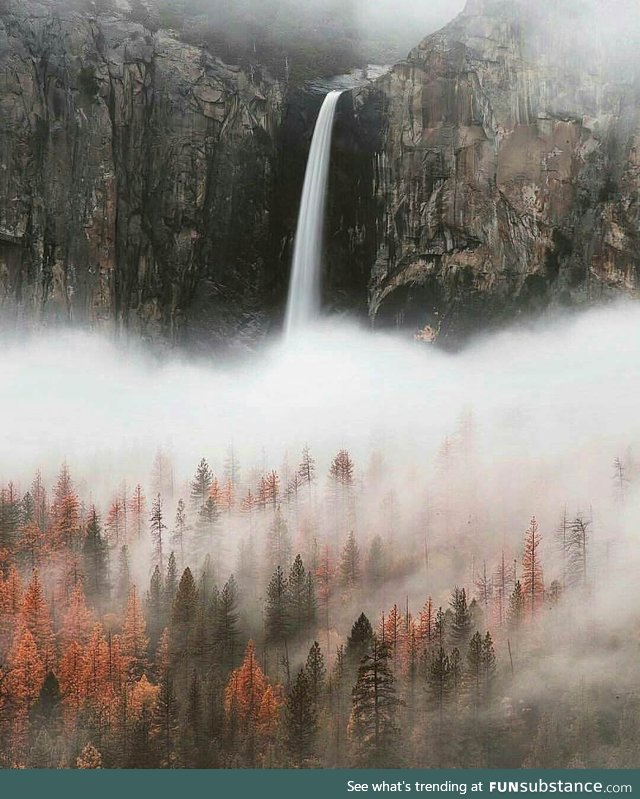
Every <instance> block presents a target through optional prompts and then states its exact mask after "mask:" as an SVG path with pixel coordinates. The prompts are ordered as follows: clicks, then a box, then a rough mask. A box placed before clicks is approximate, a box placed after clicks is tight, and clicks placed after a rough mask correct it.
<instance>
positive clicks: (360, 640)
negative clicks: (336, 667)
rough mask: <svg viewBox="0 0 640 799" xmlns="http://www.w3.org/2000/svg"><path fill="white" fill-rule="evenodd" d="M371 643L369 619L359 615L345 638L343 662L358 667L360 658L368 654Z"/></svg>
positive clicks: (371, 633) (371, 630) (362, 614)
mask: <svg viewBox="0 0 640 799" xmlns="http://www.w3.org/2000/svg"><path fill="white" fill-rule="evenodd" d="M372 641H373V628H372V627H371V622H370V621H369V619H368V618H367V617H366V616H365V615H364V613H361V614H360V615H359V616H358V618H357V619H356V621H355V622H354V624H353V627H352V628H351V634H350V635H349V637H348V638H347V648H346V650H345V660H346V661H347V663H348V664H349V665H351V666H358V665H359V664H360V662H361V660H362V658H363V657H364V656H365V655H367V654H368V653H369V650H370V648H371V642H372Z"/></svg>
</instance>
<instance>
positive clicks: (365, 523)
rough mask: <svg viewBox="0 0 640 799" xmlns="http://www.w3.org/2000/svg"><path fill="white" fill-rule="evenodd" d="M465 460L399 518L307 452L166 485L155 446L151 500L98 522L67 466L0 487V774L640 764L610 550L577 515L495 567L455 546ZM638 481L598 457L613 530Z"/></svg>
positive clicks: (384, 475) (413, 484)
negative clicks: (604, 467)
mask: <svg viewBox="0 0 640 799" xmlns="http://www.w3.org/2000/svg"><path fill="white" fill-rule="evenodd" d="M472 439H473V435H472V425H471V424H470V423H469V420H467V421H466V422H464V423H463V424H462V425H461V428H460V430H459V431H458V433H457V434H456V436H454V437H452V438H449V439H447V440H446V441H445V442H444V444H443V446H442V448H441V451H440V453H439V454H438V457H437V462H436V464H435V472H434V475H435V476H434V478H433V480H432V481H431V482H430V485H429V493H427V491H426V490H424V489H423V488H422V485H423V483H422V481H421V478H420V476H419V475H418V474H417V473H415V472H414V473H413V474H412V475H411V476H410V477H409V478H407V479H406V481H405V490H406V491H407V492H408V494H406V495H412V494H414V499H417V500H418V502H417V505H418V507H419V508H420V511H419V513H418V514H417V515H416V514H413V513H405V512H404V510H403V508H402V503H401V501H400V497H401V496H402V494H400V493H398V492H396V491H395V490H393V489H391V490H390V489H389V488H388V486H389V479H390V469H389V466H388V465H387V464H386V462H385V460H384V459H383V457H382V455H381V454H380V452H379V451H375V452H374V453H373V454H372V456H371V461H370V464H369V465H368V467H366V468H364V469H362V470H358V469H357V468H356V464H355V463H354V461H353V459H352V456H351V455H350V453H349V452H347V451H346V450H344V449H343V450H340V451H339V452H338V453H337V454H336V455H335V457H334V458H333V459H332V460H331V462H330V467H329V470H328V474H327V475H326V477H324V475H322V474H320V469H319V468H318V467H317V465H316V462H315V460H314V457H313V455H312V453H311V452H310V451H309V449H308V448H305V450H304V452H303V453H302V456H301V457H300V461H299V463H298V464H296V465H294V466H289V465H288V464H287V463H286V462H285V463H284V464H283V466H282V467H281V468H280V469H279V470H278V471H275V470H271V469H263V470H258V469H250V470H247V471H246V472H244V471H241V470H240V466H239V463H238V458H237V455H236V454H235V453H234V451H233V450H229V453H228V455H227V457H226V459H225V461H224V470H223V471H224V473H223V474H221V476H220V477H219V478H217V477H216V476H214V474H213V472H212V470H211V469H210V467H209V465H208V462H207V460H205V459H202V460H201V461H200V463H199V464H198V466H197V468H196V470H195V473H194V475H193V477H192V478H191V480H189V481H187V482H185V483H184V485H178V484H177V482H176V479H175V476H174V473H173V467H172V465H171V462H170V460H169V458H168V456H167V454H166V453H164V452H162V451H160V452H159V453H158V455H157V457H156V460H155V463H154V465H153V470H152V475H151V478H150V480H149V495H148V496H147V492H146V491H145V490H144V489H143V487H142V486H141V485H140V484H138V485H135V486H127V485H126V484H121V485H120V486H119V487H118V488H117V489H116V490H114V492H113V495H112V500H111V501H110V502H108V503H107V504H106V505H105V506H104V508H103V509H102V510H100V509H98V507H96V501H95V494H96V493H99V492H98V491H94V489H93V488H92V485H91V482H90V481H82V483H78V484H77V485H78V486H79V485H82V491H80V490H79V489H78V488H77V487H76V485H75V484H74V482H73V480H72V477H71V475H70V473H69V469H68V467H67V466H66V465H63V466H62V469H61V470H60V472H59V475H58V477H57V480H56V481H55V483H54V484H53V485H52V487H51V488H47V487H46V486H45V485H44V482H43V480H42V478H41V476H40V474H39V473H37V474H36V475H35V478H34V479H33V482H32V483H31V485H28V486H22V487H18V485H17V484H16V483H14V482H9V483H7V484H5V486H4V487H3V489H2V491H1V493H0V571H1V575H2V579H1V580H0V664H1V665H0V759H1V761H2V765H3V766H9V767H18V766H42V767H45V766H46V767H79V768H95V767H98V766H101V767H207V768H208V767H214V768H218V767H237V766H269V767H275V766H286V767H290V766H302V767H311V766H325V767H333V766H347V765H361V766H399V765H406V766H543V767H551V766H584V765H590V766H595V765H609V766H612V765H617V766H633V765H637V747H638V744H639V743H640V727H639V725H638V721H637V719H638V680H637V668H635V669H634V668H631V669H627V670H625V668H624V665H623V664H624V663H625V662H628V663H631V664H633V663H635V658H636V657H637V652H636V649H637V645H636V644H634V643H633V636H634V635H635V634H636V633H637V629H638V625H637V617H635V619H634V621H633V622H630V623H629V625H628V631H629V633H630V635H629V636H627V637H626V638H625V637H620V636H619V635H617V634H616V633H615V632H614V630H613V629H606V628H605V627H603V626H602V625H601V623H600V621H599V618H600V616H599V615H598V612H596V611H595V608H596V606H597V605H601V601H602V599H601V597H602V590H601V591H600V593H598V591H597V590H596V588H597V586H596V583H598V582H599V583H601V584H602V583H603V581H604V580H605V579H609V578H610V577H611V575H615V573H616V572H615V566H614V563H615V558H614V556H613V555H612V554H611V553H612V552H613V550H614V549H615V547H614V545H613V543H612V541H611V540H609V539H608V538H607V539H606V540H607V545H606V549H603V548H602V547H598V546H596V544H595V541H594V532H593V526H592V521H591V517H590V516H587V515H585V514H583V513H576V514H575V515H568V514H567V513H566V512H565V513H564V514H560V515H559V518H560V524H559V526H558V529H557V530H556V531H548V532H545V533H544V537H543V532H542V531H541V529H540V526H539V524H538V522H537V521H536V519H535V517H534V518H531V519H530V521H529V522H528V523H526V522H524V523H523V528H525V532H524V534H523V535H522V537H521V545H519V546H518V547H517V549H515V550H514V551H511V550H510V549H509V545H508V544H505V545H504V546H502V545H501V544H500V543H498V544H497V543H496V538H497V537H496V536H495V535H493V534H491V535H489V536H487V537H483V536H481V535H479V534H478V533H477V532H474V531H473V529H472V527H473V525H472V524H471V523H470V522H466V529H465V523H464V522H462V523H460V520H464V519H465V518H466V519H471V518H472V515H473V513H475V511H474V510H473V508H474V503H475V504H476V506H477V503H478V501H479V500H478V498H477V495H476V494H475V491H476V488H477V487H478V485H481V481H480V482H478V481H477V477H478V474H477V473H476V472H474V469H473V468H472V466H471V465H470V464H472V463H473V455H472ZM323 471H324V470H323ZM634 471H635V470H634V468H633V467H632V464H628V463H623V462H622V461H621V460H619V459H616V462H615V469H614V477H613V493H614V500H615V503H616V504H617V507H618V508H620V509H622V508H623V507H624V503H625V501H626V495H627V494H628V492H629V491H630V490H631V488H632V475H633V473H634ZM474 474H475V476H474ZM427 497H428V498H427ZM474 497H475V498H474ZM454 530H455V533H454ZM518 537H520V536H518ZM544 538H546V539H547V541H546V543H547V545H548V546H547V547H546V549H544V552H546V557H547V559H548V562H546V563H545V564H544V570H543V561H542V554H541V553H542V552H543V541H544ZM605 538H606V537H605V536H602V540H603V541H604V540H605ZM478 547H483V548H487V553H486V554H487V559H486V560H484V559H479V558H478V557H477V556H476V554H475V553H476V552H477V551H478ZM603 553H605V554H603ZM450 575H451V577H453V579H454V580H455V583H457V584H455V583H454V584H453V585H452V586H451V587H450V589H447V588H445V587H444V582H443V577H444V579H446V580H448V579H451V577H450ZM454 575H457V576H454ZM605 593H606V592H605ZM420 597H421V598H420ZM608 612H611V611H608ZM608 657H609V658H611V659H612V660H611V662H613V663H616V664H618V669H619V671H618V673H617V674H615V675H613V674H607V667H606V666H604V665H603V664H604V663H605V662H606V659H607V658H608ZM627 658H629V660H628V661H627V660H626V659H627ZM578 662H581V663H582V666H580V667H579V666H578V665H577V664H578ZM625 671H626V673H625ZM614 697H615V698H614Z"/></svg>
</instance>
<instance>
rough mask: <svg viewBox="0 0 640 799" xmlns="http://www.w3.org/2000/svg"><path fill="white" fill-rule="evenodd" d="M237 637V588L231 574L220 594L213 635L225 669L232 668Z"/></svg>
mask: <svg viewBox="0 0 640 799" xmlns="http://www.w3.org/2000/svg"><path fill="white" fill-rule="evenodd" d="M238 637H239V632H238V586H237V583H236V580H235V577H234V576H233V574H232V575H231V576H230V577H229V579H228V580H227V582H226V583H225V584H224V586H223V588H222V591H221V592H220V598H219V600H218V603H217V613H216V629H215V634H214V639H215V644H216V647H217V649H218V654H219V657H220V660H221V662H222V664H223V665H224V666H225V667H226V668H230V667H231V666H233V663H234V660H235V653H236V647H237V644H238Z"/></svg>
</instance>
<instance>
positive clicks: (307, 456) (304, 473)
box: [298, 445, 316, 491]
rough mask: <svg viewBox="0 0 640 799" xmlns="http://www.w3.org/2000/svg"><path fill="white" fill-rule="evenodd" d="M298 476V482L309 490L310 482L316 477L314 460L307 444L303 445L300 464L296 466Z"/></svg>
mask: <svg viewBox="0 0 640 799" xmlns="http://www.w3.org/2000/svg"><path fill="white" fill-rule="evenodd" d="M298 477H299V478H300V484H301V485H303V486H305V485H306V486H308V487H309V491H311V484H312V483H313V482H314V481H315V479H316V462H315V460H314V459H313V458H312V457H311V453H310V451H309V447H308V446H307V445H305V446H304V449H303V450H302V459H301V460H300V465H299V466H298Z"/></svg>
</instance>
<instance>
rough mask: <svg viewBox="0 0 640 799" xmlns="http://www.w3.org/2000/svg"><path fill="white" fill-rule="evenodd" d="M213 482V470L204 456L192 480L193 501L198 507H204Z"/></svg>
mask: <svg viewBox="0 0 640 799" xmlns="http://www.w3.org/2000/svg"><path fill="white" fill-rule="evenodd" d="M212 483H213V472H212V471H211V469H210V468H209V464H208V463H207V461H206V459H205V458H203V459H202V460H201V461H200V463H199V464H198V468H197V469H196V473H195V475H194V477H193V480H192V481H191V501H192V502H193V504H194V505H195V507H196V508H200V509H201V508H204V506H205V504H206V502H207V499H208V497H209V490H210V489H211V485H212Z"/></svg>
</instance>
